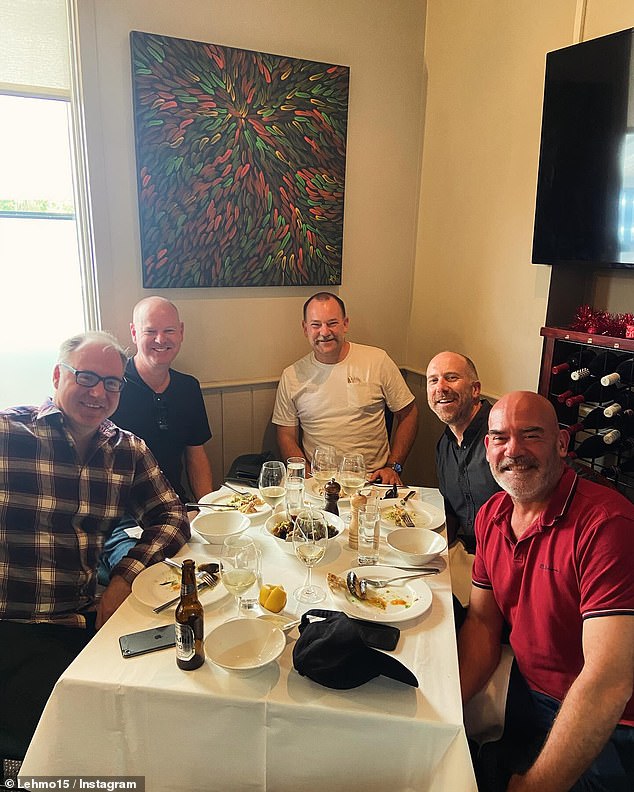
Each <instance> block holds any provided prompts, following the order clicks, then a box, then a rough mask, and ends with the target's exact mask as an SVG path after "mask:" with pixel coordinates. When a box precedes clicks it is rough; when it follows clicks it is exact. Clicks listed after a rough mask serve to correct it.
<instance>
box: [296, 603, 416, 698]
mask: <svg viewBox="0 0 634 792" xmlns="http://www.w3.org/2000/svg"><path fill="white" fill-rule="evenodd" d="M311 616H317V617H321V619H320V620H319V621H311ZM299 632H300V636H299V638H298V640H297V642H296V644H295V646H294V647H293V664H294V666H295V669H296V670H297V671H298V672H299V673H300V674H301V675H302V676H307V677H309V678H310V679H312V680H313V681H314V682H318V683H319V684H320V685H324V686H325V687H329V688H336V689H337V690H347V689H348V688H354V687H359V685H363V684H364V683H365V682H369V681H370V680H371V679H374V677H377V676H380V675H383V676H387V677H391V678H392V679H396V680H398V681H399V682H404V683H405V684H406V685H412V686H413V687H418V680H417V679H416V677H415V676H414V674H412V672H411V671H410V670H409V669H408V668H406V667H405V666H404V665H403V664H402V663H401V662H399V661H398V660H397V659H396V658H395V657H390V655H388V654H385V653H384V652H380V651H378V650H376V649H372V648H371V647H370V646H368V644H367V643H366V642H365V640H364V639H363V636H362V635H361V631H360V630H359V628H358V626H357V625H356V624H355V621H354V619H349V618H348V617H347V616H346V614H345V613H341V612H339V611H328V610H319V609H313V610H309V611H307V612H306V613H305V614H304V615H303V616H302V621H301V624H300V625H299Z"/></svg>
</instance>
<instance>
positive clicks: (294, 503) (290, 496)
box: [286, 476, 304, 522]
mask: <svg viewBox="0 0 634 792" xmlns="http://www.w3.org/2000/svg"><path fill="white" fill-rule="evenodd" d="M303 508H304V479H303V478H300V477H299V476H288V478H287V479H286V515H287V517H288V519H289V520H291V522H294V521H295V519H296V518H297V515H298V514H299V513H300V511H302V509H303Z"/></svg>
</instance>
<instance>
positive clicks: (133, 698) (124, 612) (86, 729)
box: [21, 489, 476, 792]
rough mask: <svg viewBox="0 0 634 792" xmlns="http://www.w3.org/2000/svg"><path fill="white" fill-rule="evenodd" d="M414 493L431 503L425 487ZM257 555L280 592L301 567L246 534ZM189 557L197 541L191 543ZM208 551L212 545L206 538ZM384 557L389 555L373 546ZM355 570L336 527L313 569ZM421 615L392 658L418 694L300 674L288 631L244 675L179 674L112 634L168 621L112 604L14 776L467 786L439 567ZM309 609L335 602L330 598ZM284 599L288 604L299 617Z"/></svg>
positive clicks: (201, 786) (158, 782)
mask: <svg viewBox="0 0 634 792" xmlns="http://www.w3.org/2000/svg"><path fill="white" fill-rule="evenodd" d="M419 497H422V498H423V499H424V500H429V502H431V503H433V504H434V505H436V506H438V507H439V508H442V500H441V499H440V498H439V495H438V493H437V491H436V490H429V489H423V490H421V492H420V495H419ZM249 531H250V533H251V534H252V535H253V536H254V537H255V538H256V540H257V542H258V544H259V546H260V548H261V550H262V553H263V579H264V581H265V582H270V583H283V584H284V586H285V588H286V590H287V591H289V592H292V591H293V590H294V589H295V588H296V587H297V586H298V585H300V584H301V583H302V582H303V580H304V578H305V574H306V570H305V568H304V567H303V566H302V565H301V564H300V562H299V561H297V560H296V559H294V558H293V557H291V556H289V555H287V554H285V553H284V552H283V551H282V550H281V549H279V548H278V547H277V546H276V543H275V541H274V540H272V539H270V538H269V537H267V536H265V535H264V530H263V527H262V525H253V526H252V527H251V528H250V529H249ZM196 549H197V551H198V552H200V550H201V547H200V545H197V546H196ZM204 549H205V552H209V554H210V555H213V554H214V549H215V548H214V547H212V546H210V545H209V546H204ZM381 562H382V563H386V564H387V563H393V559H392V558H391V557H390V556H389V555H388V554H387V551H385V552H384V550H383V546H382V557H381ZM355 565H356V552H355V551H353V550H350V549H348V547H347V533H345V534H344V536H343V537H341V538H340V539H339V540H337V541H336V542H333V543H332V544H331V546H330V547H329V549H328V551H327V554H326V557H325V560H324V562H322V564H321V565H320V566H318V567H317V568H316V569H315V570H314V573H313V576H314V580H315V582H317V583H321V584H323V585H324V587H325V573H326V572H327V571H334V572H341V571H343V570H345V569H347V568H349V567H351V566H355ZM426 580H427V581H428V583H429V585H430V587H431V589H432V591H433V603H432V606H431V608H430V610H429V611H428V612H427V613H426V614H424V615H422V616H420V617H418V618H415V619H412V620H409V621H406V622H402V623H400V624H399V625H398V626H399V627H400V628H401V631H402V632H401V638H400V642H399V645H398V647H397V650H396V651H395V653H394V654H395V656H396V657H398V658H399V659H400V660H401V661H402V662H403V663H404V664H405V665H406V666H408V667H409V668H411V669H412V671H413V672H414V673H415V674H416V676H417V677H418V680H419V684H420V687H419V688H418V689H415V688H412V687H409V686H406V685H403V684H401V683H399V682H396V681H394V680H392V679H388V678H386V677H378V678H377V679H374V680H372V681H370V682H368V683H367V684H365V685H363V686H361V687H359V688H356V689H353V690H346V691H337V690H330V689H328V688H325V687H322V686H320V685H318V684H316V683H314V682H312V681H311V680H309V679H307V678H305V677H301V676H300V675H299V674H298V673H297V672H296V671H295V670H294V669H293V666H292V648H293V644H294V641H295V640H296V638H297V635H298V633H297V630H293V631H292V632H291V633H290V634H289V636H288V638H287V648H286V650H285V651H284V653H283V654H282V656H281V657H280V658H279V660H278V661H277V662H275V663H273V664H271V665H269V666H268V667H266V668H265V669H263V670H262V671H260V672H258V673H256V674H254V675H252V676H236V675H234V674H231V673H229V672H227V671H224V670H222V669H220V668H218V667H216V666H214V665H213V664H212V663H211V662H209V661H207V662H206V663H205V664H204V665H203V666H202V667H201V668H200V669H198V670H197V671H194V672H183V671H180V670H179V669H178V668H177V666H176V662H175V658H174V650H170V649H168V650H163V651H160V652H155V653H153V654H148V655H143V656H140V657H136V658H131V659H123V658H122V657H121V653H120V651H119V643H118V638H119V636H120V635H123V634H125V633H130V632H134V631H136V630H141V629H146V628H148V627H152V626H157V625H160V624H166V623H168V622H169V621H170V618H173V610H168V611H165V612H164V613H162V614H159V615H155V614H154V613H152V611H151V610H150V608H148V607H147V606H145V605H143V604H141V603H140V602H138V601H137V600H136V599H135V597H134V595H132V596H130V597H129V598H128V600H127V601H126V602H125V603H123V605H122V606H121V607H120V608H119V610H118V611H117V612H116V613H115V614H114V616H113V617H112V618H111V619H110V620H109V621H108V622H107V623H106V625H104V627H103V628H102V629H101V630H100V631H99V632H98V633H97V635H96V637H95V638H94V639H93V640H92V641H91V642H90V644H89V645H88V646H87V647H86V648H85V650H84V651H83V652H82V653H81V654H80V655H79V657H78V658H77V659H76V660H75V661H74V662H73V663H72V665H71V666H70V667H69V668H68V669H67V670H66V672H65V673H64V674H63V675H62V677H61V678H60V679H59V681H58V683H57V685H56V686H55V689H54V691H53V693H52V695H51V697H50V699H49V701H48V703H47V705H46V708H45V710H44V713H43V715H42V718H41V720H40V723H39V725H38V727H37V730H36V732H35V735H34V737H33V740H32V742H31V745H30V747H29V750H28V752H27V755H26V758H25V760H24V763H23V765H22V770H21V777H28V776H42V775H47V776H62V775H63V776H70V775H73V776H79V775H83V776H87V775H90V776H115V775H128V776H145V781H146V790H148V791H149V792H161V791H162V790H165V791H166V792H167V791H168V790H188V792H197V791H198V790H200V792H209V791H210V790H221V791H222V792H228V791H233V790H269V792H282V791H283V790H289V792H291V790H292V792H298V790H345V792H354V790H363V792H369V790H389V792H397V790H419V792H420V791H421V790H426V791H427V790H429V792H449V791H450V790H451V792H453V790H456V791H457V792H470V791H471V790H473V791H474V792H475V790H476V784H475V780H474V777H473V771H472V767H471V762H470V758H469V751H468V747H467V742H466V737H465V731H464V726H463V722H462V708H461V703H460V691H459V683H458V667H457V657H456V642H455V635H454V627H453V612H452V604H451V584H450V577H449V570H448V569H445V571H443V572H442V573H441V574H440V575H438V576H435V577H431V578H427V579H426ZM317 607H324V608H333V607H334V604H333V602H332V600H331V598H330V595H329V596H328V598H327V599H326V601H325V602H323V603H320V605H319V606H317ZM305 609H306V608H305V607H301V608H300V607H298V605H297V603H296V602H295V600H294V599H293V597H292V595H290V596H289V603H288V605H287V607H286V609H285V610H286V611H287V612H296V613H298V614H299V613H301V612H302V611H303V610H305ZM234 613H235V602H234V600H233V598H232V597H227V598H226V599H225V600H222V601H221V602H220V603H219V604H217V605H216V606H210V607H208V608H206V609H205V632H206V633H208V632H209V631H210V630H211V629H212V628H213V627H214V626H216V625H217V624H219V623H220V622H221V621H224V620H226V619H227V618H229V617H231V616H233V615H234Z"/></svg>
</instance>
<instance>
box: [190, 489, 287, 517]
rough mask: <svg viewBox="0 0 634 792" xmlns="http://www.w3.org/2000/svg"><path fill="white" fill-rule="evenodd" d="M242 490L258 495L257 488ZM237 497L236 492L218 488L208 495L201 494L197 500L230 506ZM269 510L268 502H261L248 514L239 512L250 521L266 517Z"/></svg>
mask: <svg viewBox="0 0 634 792" xmlns="http://www.w3.org/2000/svg"><path fill="white" fill-rule="evenodd" d="M243 492H248V493H249V495H258V492H257V490H243ZM239 497H240V496H239V495H238V494H237V493H236V492H231V491H228V490H225V491H222V490H218V491H216V492H210V493H209V494H208V495H203V497H202V498H199V502H200V503H218V504H222V505H226V506H231V505H233V503H232V501H233V499H234V498H239ZM258 497H259V495H258ZM260 500H261V499H260ZM271 511H272V510H271V507H270V506H269V504H268V503H262V504H261V505H259V506H256V510H255V511H254V512H251V513H250V514H247V513H245V512H241V514H244V516H245V517H248V518H249V519H250V520H251V522H259V520H260V519H261V518H263V517H268V516H269V514H270V513H271Z"/></svg>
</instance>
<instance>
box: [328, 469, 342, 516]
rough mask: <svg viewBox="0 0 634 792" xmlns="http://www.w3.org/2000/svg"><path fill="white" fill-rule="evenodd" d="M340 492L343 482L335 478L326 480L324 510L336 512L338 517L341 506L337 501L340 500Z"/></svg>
mask: <svg viewBox="0 0 634 792" xmlns="http://www.w3.org/2000/svg"><path fill="white" fill-rule="evenodd" d="M340 492H341V484H339V483H338V482H337V481H335V480H334V478H332V479H330V481H328V482H326V485H325V487H324V495H325V497H326V503H325V505H324V511H327V512H330V513H331V514H336V515H337V517H338V516H339V507H338V506H337V501H338V500H339V493H340Z"/></svg>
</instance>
